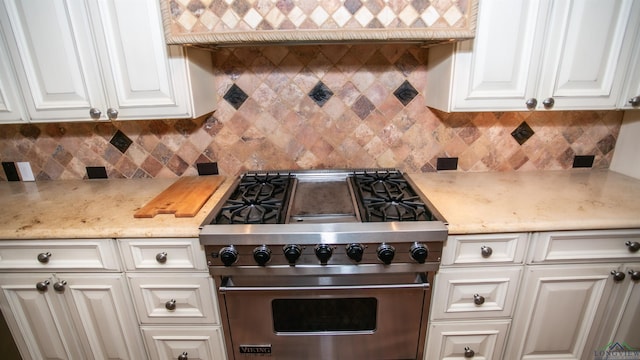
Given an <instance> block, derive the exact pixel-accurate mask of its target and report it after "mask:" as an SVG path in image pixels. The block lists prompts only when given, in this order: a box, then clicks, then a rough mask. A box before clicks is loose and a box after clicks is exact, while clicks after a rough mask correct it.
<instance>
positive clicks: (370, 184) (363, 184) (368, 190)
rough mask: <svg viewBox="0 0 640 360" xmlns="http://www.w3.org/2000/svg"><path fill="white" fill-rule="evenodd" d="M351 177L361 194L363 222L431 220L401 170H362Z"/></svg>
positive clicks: (431, 216) (429, 214) (431, 217)
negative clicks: (363, 213) (372, 171)
mask: <svg viewBox="0 0 640 360" xmlns="http://www.w3.org/2000/svg"><path fill="white" fill-rule="evenodd" d="M354 179H355V182H356V185H357V186H358V188H359V190H360V193H361V194H362V197H361V199H362V203H363V204H362V205H363V207H364V210H365V219H366V221H369V222H376V221H421V220H427V221H429V220H433V215H432V214H431V213H430V212H429V211H428V210H427V208H426V206H425V204H424V202H422V200H421V199H420V196H418V195H417V194H416V193H415V192H414V191H413V189H412V188H411V187H410V186H409V184H408V183H407V181H406V180H405V178H404V176H403V175H402V174H401V173H399V172H396V171H379V172H374V173H368V172H365V173H362V174H356V175H355V176H354Z"/></svg>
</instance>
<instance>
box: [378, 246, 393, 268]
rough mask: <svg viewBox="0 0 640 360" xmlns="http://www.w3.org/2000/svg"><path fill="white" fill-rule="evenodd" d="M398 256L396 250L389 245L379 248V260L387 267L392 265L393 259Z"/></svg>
mask: <svg viewBox="0 0 640 360" xmlns="http://www.w3.org/2000/svg"><path fill="white" fill-rule="evenodd" d="M395 255H396V249H394V248H393V246H391V245H389V244H384V243H383V244H381V245H380V246H378V259H380V261H382V262H383V263H385V264H386V265H389V264H391V261H392V260H393V257H394V256H395Z"/></svg>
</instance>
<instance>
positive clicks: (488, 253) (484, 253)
mask: <svg viewBox="0 0 640 360" xmlns="http://www.w3.org/2000/svg"><path fill="white" fill-rule="evenodd" d="M480 253H481V254H482V257H483V258H488V257H489V256H491V254H493V249H492V248H491V247H489V246H484V245H482V247H481V248H480Z"/></svg>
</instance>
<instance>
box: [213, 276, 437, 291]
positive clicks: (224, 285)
mask: <svg viewBox="0 0 640 360" xmlns="http://www.w3.org/2000/svg"><path fill="white" fill-rule="evenodd" d="M418 279H419V281H416V282H414V283H410V284H407V283H400V284H361V285H311V286H236V285H234V284H233V280H232V279H231V277H230V276H225V277H223V278H222V282H221V284H220V286H219V287H218V291H220V292H221V293H224V292H227V291H308V290H351V289H353V290H367V289H424V290H425V291H426V290H429V288H430V287H431V285H430V284H429V281H428V280H427V277H426V276H425V275H424V274H419V276H418Z"/></svg>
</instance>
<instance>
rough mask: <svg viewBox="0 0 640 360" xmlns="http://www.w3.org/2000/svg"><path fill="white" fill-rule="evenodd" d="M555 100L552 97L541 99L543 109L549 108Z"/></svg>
mask: <svg viewBox="0 0 640 360" xmlns="http://www.w3.org/2000/svg"><path fill="white" fill-rule="evenodd" d="M555 103H556V101H555V100H554V99H553V98H546V99H544V100H542V105H543V106H544V108H545V109H551V108H552V107H553V105H554V104H555Z"/></svg>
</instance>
